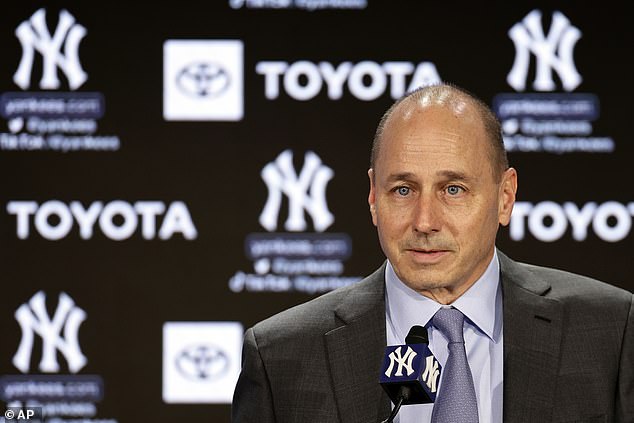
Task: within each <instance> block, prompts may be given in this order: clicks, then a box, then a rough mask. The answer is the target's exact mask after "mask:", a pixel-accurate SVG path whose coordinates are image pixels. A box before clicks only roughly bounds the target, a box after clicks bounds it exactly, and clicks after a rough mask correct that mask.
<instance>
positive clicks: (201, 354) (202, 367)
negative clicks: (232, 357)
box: [175, 345, 229, 380]
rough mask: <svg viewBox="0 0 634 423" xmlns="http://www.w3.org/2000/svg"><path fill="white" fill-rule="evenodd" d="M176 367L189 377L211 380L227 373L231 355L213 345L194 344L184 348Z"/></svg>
mask: <svg viewBox="0 0 634 423" xmlns="http://www.w3.org/2000/svg"><path fill="white" fill-rule="evenodd" d="M175 362H176V368H177V369H178V371H179V372H180V373H181V374H182V375H183V376H185V377H186V378H187V379H192V380H210V379H217V378H219V377H221V376H223V375H224V374H225V372H226V371H227V370H228V368H229V357H228V356H227V354H226V353H225V352H224V351H222V350H221V349H220V348H218V347H215V346H212V345H192V346H189V347H186V348H184V349H183V350H182V351H181V352H180V353H178V355H177V356H176V359H175Z"/></svg>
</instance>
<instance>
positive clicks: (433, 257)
mask: <svg viewBox="0 0 634 423" xmlns="http://www.w3.org/2000/svg"><path fill="white" fill-rule="evenodd" d="M405 251H406V252H407V254H409V255H410V256H411V257H412V258H413V259H414V261H415V262H417V263H420V264H435V263H438V262H439V261H441V260H442V259H443V258H444V257H446V256H447V255H448V254H449V253H450V251H449V250H442V249H434V248H430V249H427V248H408V249H406V250H405Z"/></svg>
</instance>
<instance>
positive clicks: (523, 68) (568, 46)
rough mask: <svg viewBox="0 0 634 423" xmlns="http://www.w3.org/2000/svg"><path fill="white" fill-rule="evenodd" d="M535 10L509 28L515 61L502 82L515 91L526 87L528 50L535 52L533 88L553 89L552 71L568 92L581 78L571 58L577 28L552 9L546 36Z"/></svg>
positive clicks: (579, 33) (528, 62)
mask: <svg viewBox="0 0 634 423" xmlns="http://www.w3.org/2000/svg"><path fill="white" fill-rule="evenodd" d="M541 19H542V15H541V12H540V11H539V10H533V11H532V12H530V13H529V14H528V15H526V17H525V18H524V19H523V20H522V22H521V23H516V24H515V25H513V27H512V28H511V29H510V30H509V32H508V35H509V37H510V38H511V40H513V43H514V44H515V61H514V62H513V67H512V68H511V71H510V72H509V74H508V76H507V78H506V81H507V82H508V84H509V85H510V86H511V87H513V88H514V89H515V90H516V91H524V90H525V89H526V79H527V77H528V68H529V65H530V53H533V54H534V55H535V61H536V63H535V67H536V69H535V81H534V82H533V88H534V89H535V90H537V91H554V90H555V82H554V81H553V75H552V70H555V71H556V72H557V74H558V75H559V78H560V79H561V82H562V85H563V88H564V89H565V90H566V91H572V90H574V89H575V88H577V87H578V86H579V84H581V81H582V78H581V75H580V74H579V72H577V68H576V67H575V62H574V60H573V50H574V47H575V44H576V43H577V41H578V40H579V38H581V31H580V30H579V29H578V28H575V27H574V26H572V25H571V24H570V21H569V20H568V18H566V17H565V16H564V15H563V14H562V13H560V12H554V13H553V18H552V23H551V24H550V30H549V32H548V35H547V36H546V35H544V29H543V28H542V23H541Z"/></svg>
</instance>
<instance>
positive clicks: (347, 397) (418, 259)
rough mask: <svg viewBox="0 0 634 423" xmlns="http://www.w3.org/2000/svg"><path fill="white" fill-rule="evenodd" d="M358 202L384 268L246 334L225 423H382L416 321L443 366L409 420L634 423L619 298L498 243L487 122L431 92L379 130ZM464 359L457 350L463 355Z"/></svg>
mask: <svg viewBox="0 0 634 423" xmlns="http://www.w3.org/2000/svg"><path fill="white" fill-rule="evenodd" d="M371 166H372V168H371V169H370V170H369V172H368V174H369V178H370V194H369V197H368V202H369V205H370V213H371V216H372V221H373V223H374V224H375V225H376V227H377V229H378V235H379V240H380V243H381V247H382V249H383V251H384V253H385V255H386V256H387V262H386V263H384V265H383V266H382V267H381V268H380V269H378V270H377V271H376V272H375V273H374V274H372V275H370V276H369V277H367V278H366V279H364V280H363V281H361V282H359V283H358V284H355V285H353V286H350V287H346V288H343V289H340V290H336V291H333V292H331V293H328V294H326V295H323V296H321V297H319V298H317V299H315V300H312V301H309V302H308V303H305V304H303V305H300V306H297V307H294V308H292V309H290V310H287V311H285V312H282V313H280V314H278V315H276V316H274V317H272V318H270V319H267V320H265V321H263V322H261V323H259V324H257V325H255V326H254V327H253V328H251V329H249V330H248V331H247V333H246V335H245V342H244V350H243V368H242V373H241V375H240V379H239V381H238V385H237V387H236V391H235V396H234V402H233V410H232V415H233V421H234V422H235V423H243V422H259V423H265V422H267V423H268V422H278V423H282V422H293V423H299V422H302V423H303V422H342V423H353V422H356V423H372V422H380V421H382V420H383V419H385V418H386V417H387V416H388V415H389V414H390V401H389V399H388V397H387V396H386V394H385V393H384V392H383V390H382V388H381V386H380V385H379V383H378V377H379V370H380V367H381V362H382V359H383V352H384V348H385V346H386V345H396V344H403V343H404V340H405V336H406V334H407V333H408V331H409V329H410V327H411V326H413V325H421V326H425V327H426V328H427V329H428V332H429V346H430V349H431V351H432V352H433V353H434V355H435V356H436V358H437V359H438V360H439V362H440V363H441V365H442V366H443V372H442V375H441V379H440V387H439V391H438V396H437V400H436V402H435V404H424V405H408V406H404V407H403V408H402V409H401V412H400V414H399V417H398V418H399V419H400V423H409V422H430V421H432V422H477V421H480V422H502V421H504V422H568V421H570V422H572V421H575V422H613V421H617V422H634V375H633V370H632V368H633V365H634V307H633V305H632V303H633V296H632V294H631V293H629V292H626V291H624V290H621V289H618V288H616V287H613V286H610V285H607V284H603V283H601V282H598V281H594V280H591V279H589V278H585V277H582V276H578V275H573V274H570V273H566V272H562V271H558V270H553V269H547V268H542V267H537V266H531V265H526V264H520V263H516V262H514V261H512V260H511V259H509V258H508V257H506V256H505V255H503V254H502V253H501V252H499V251H497V250H496V248H495V236H496V233H497V230H498V227H499V225H500V224H501V225H507V224H508V222H509V219H510V216H511V211H512V208H513V204H514V202H515V193H516V190H517V173H516V171H515V169H513V168H509V167H508V164H507V159H506V154H505V152H504V148H503V144H502V139H501V133H500V127H499V123H498V122H497V120H496V118H495V116H494V115H493V113H492V112H491V111H490V110H489V108H488V107H487V106H486V105H485V104H484V103H482V102H481V101H480V100H478V99H476V98H475V97H474V96H472V95H470V94H468V93H467V92H466V91H464V90H462V89H460V88H457V87H454V86H450V85H437V86H430V87H425V88H422V89H419V90H417V91H415V92H413V93H411V94H409V95H407V96H406V97H404V98H403V99H401V100H399V101H397V102H396V103H395V104H394V105H393V106H392V107H391V108H390V110H388V112H387V113H386V114H385V116H384V117H383V119H382V120H381V123H380V124H379V127H378V130H377V133H376V136H375V140H374V144H373V148H372V162H371ZM465 357H466V358H465Z"/></svg>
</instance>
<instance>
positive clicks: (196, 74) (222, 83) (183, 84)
mask: <svg viewBox="0 0 634 423" xmlns="http://www.w3.org/2000/svg"><path fill="white" fill-rule="evenodd" d="M230 82H231V78H230V77H229V73H228V72H227V71H226V70H225V69H224V68H223V67H221V66H220V65H217V64H215V63H203V62H199V63H191V64H189V65H187V66H185V67H184V68H183V69H181V71H180V72H178V75H176V85H177V86H178V88H179V89H180V90H181V91H182V92H184V93H185V94H187V95H190V96H192V97H217V96H219V95H221V94H222V93H224V92H225V91H226V90H227V88H228V87H229V84H230Z"/></svg>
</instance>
